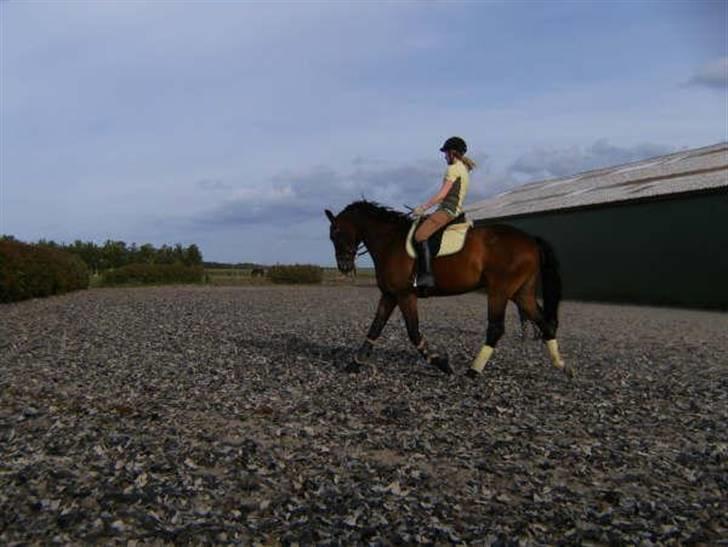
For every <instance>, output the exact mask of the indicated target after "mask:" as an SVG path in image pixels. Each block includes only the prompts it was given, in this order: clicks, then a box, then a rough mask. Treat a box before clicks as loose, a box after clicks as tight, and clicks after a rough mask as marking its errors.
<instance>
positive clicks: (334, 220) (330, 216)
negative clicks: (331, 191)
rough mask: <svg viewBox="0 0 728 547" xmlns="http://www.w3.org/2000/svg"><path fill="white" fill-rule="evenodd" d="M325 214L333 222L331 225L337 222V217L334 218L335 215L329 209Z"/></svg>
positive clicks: (325, 210)
mask: <svg viewBox="0 0 728 547" xmlns="http://www.w3.org/2000/svg"><path fill="white" fill-rule="evenodd" d="M324 213H326V216H327V217H329V222H331V224H333V223H334V222H336V217H335V216H334V213H332V212H331V211H329V210H328V209H324Z"/></svg>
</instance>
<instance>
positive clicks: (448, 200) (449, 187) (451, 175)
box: [413, 137, 475, 289]
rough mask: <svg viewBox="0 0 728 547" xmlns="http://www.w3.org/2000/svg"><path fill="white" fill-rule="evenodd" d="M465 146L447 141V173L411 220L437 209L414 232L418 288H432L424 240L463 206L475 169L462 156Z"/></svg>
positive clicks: (458, 140)
mask: <svg viewBox="0 0 728 547" xmlns="http://www.w3.org/2000/svg"><path fill="white" fill-rule="evenodd" d="M467 151H468V146H467V144H465V141H464V140H463V139H461V138H460V137H450V138H449V139H447V140H446V141H445V143H444V144H443V145H442V148H440V152H444V153H445V161H447V169H446V171H445V177H444V178H443V181H442V186H441V187H440V190H439V191H438V192H437V193H436V194H435V195H434V196H432V197H431V198H430V199H428V200H427V201H426V202H425V203H423V204H422V205H420V206H418V207H415V209H414V211H413V214H414V216H416V217H418V216H423V215H424V214H425V213H426V212H427V210H428V209H430V208H431V207H433V206H434V205H438V204H439V207H438V208H437V210H436V211H435V212H434V213H433V214H431V215H430V216H428V217H427V218H426V219H425V220H423V221H422V222H421V223H420V225H419V226H418V227H417V230H416V231H415V248H416V250H417V286H418V287H422V288H425V289H432V288H434V287H435V279H434V277H433V276H432V257H431V256H430V248H429V246H428V245H427V238H429V237H430V236H431V235H432V234H434V233H435V232H436V231H437V230H439V229H441V228H443V227H444V226H445V225H446V224H449V223H450V222H452V220H453V219H455V218H456V217H457V216H458V215H460V214H461V213H462V212H463V209H462V205H463V201H464V200H465V194H466V193H467V192H468V184H469V175H468V173H469V172H470V171H472V170H473V168H474V167H475V162H474V161H473V160H471V159H470V158H468V157H467V156H466V155H465V153H466V152H467Z"/></svg>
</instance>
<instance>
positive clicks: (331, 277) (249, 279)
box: [205, 268, 376, 286]
mask: <svg viewBox="0 0 728 547" xmlns="http://www.w3.org/2000/svg"><path fill="white" fill-rule="evenodd" d="M266 271H267V270H266ZM205 275H206V279H207V283H208V284H209V285H218V286H239V285H272V283H271V282H270V280H269V279H268V278H267V277H266V276H262V277H258V276H256V277H253V276H252V269H250V268H206V269H205ZM323 284H324V285H357V286H359V285H361V286H370V285H375V284H376V280H375V276H374V268H362V269H358V270H357V273H356V276H355V277H354V276H345V275H342V274H341V273H340V272H339V271H338V270H337V269H336V268H324V280H323Z"/></svg>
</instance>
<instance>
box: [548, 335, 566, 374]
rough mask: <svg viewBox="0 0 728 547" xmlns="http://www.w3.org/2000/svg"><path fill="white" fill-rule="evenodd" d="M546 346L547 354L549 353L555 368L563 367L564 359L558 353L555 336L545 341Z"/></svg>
mask: <svg viewBox="0 0 728 547" xmlns="http://www.w3.org/2000/svg"><path fill="white" fill-rule="evenodd" d="M546 347H547V348H548V349H549V355H551V362H552V363H553V364H554V366H555V367H556V368H564V360H563V359H562V358H561V355H560V354H559V343H558V342H557V341H556V338H554V339H553V340H547V341H546Z"/></svg>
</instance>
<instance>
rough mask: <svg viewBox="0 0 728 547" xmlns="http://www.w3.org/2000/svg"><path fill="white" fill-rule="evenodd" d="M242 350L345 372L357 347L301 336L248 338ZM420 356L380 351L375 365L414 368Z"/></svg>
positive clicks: (242, 340)
mask: <svg viewBox="0 0 728 547" xmlns="http://www.w3.org/2000/svg"><path fill="white" fill-rule="evenodd" d="M236 344H237V345H238V346H239V347H244V348H248V349H253V350H255V351H256V352H257V353H261V354H263V355H265V356H266V357H269V358H271V359H280V357H281V355H282V354H285V355H286V357H291V356H296V357H305V358H308V359H309V360H310V361H311V363H312V364H315V365H320V366H324V367H331V368H333V369H336V370H341V371H344V370H345V369H346V368H347V367H348V366H349V364H350V363H351V362H352V359H353V358H354V354H355V353H356V350H357V346H356V345H355V344H354V345H344V344H337V343H332V342H320V341H316V340H312V339H310V338H306V337H303V336H299V335H297V334H282V335H279V336H276V337H275V338H244V339H240V340H237V341H236ZM419 360H420V358H419V356H418V355H417V354H416V353H414V352H412V351H407V350H404V349H388V348H383V347H379V346H378V347H376V348H375V350H374V352H373V355H372V359H371V362H370V363H368V364H369V365H372V366H378V365H393V364H402V365H411V364H412V363H415V362H418V361H419Z"/></svg>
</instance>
